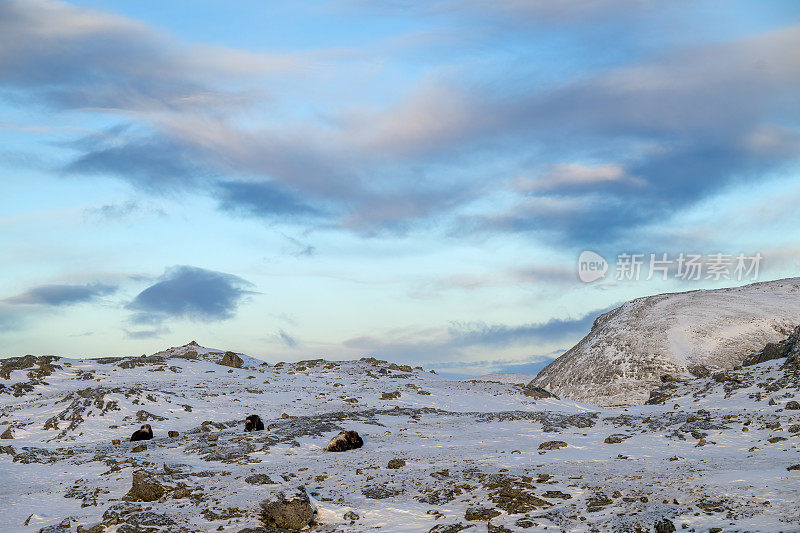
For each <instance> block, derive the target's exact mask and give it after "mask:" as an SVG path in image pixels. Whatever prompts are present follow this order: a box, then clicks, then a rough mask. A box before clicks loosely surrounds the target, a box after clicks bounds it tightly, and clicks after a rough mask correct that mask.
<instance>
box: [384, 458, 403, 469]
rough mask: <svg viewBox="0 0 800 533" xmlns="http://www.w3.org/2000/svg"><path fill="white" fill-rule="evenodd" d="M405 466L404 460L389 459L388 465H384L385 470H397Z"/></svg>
mask: <svg viewBox="0 0 800 533" xmlns="http://www.w3.org/2000/svg"><path fill="white" fill-rule="evenodd" d="M404 466H406V461H405V459H391V460H390V461H389V463H388V464H387V465H386V468H389V469H392V470H397V469H400V468H403V467H404Z"/></svg>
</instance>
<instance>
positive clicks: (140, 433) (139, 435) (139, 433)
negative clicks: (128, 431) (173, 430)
mask: <svg viewBox="0 0 800 533" xmlns="http://www.w3.org/2000/svg"><path fill="white" fill-rule="evenodd" d="M152 438H153V428H151V427H150V424H145V425H143V426H142V427H141V429H137V430H136V431H134V432H133V435H131V442H133V441H136V440H150V439H152Z"/></svg>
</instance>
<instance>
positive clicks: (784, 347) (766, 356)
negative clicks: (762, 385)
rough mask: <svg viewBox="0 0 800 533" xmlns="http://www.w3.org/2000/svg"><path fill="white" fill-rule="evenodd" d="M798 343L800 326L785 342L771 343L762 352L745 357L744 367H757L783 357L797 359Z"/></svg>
mask: <svg viewBox="0 0 800 533" xmlns="http://www.w3.org/2000/svg"><path fill="white" fill-rule="evenodd" d="M798 341H800V326H797V327H796V328H795V329H794V331H793V332H792V333H791V335H789V336H788V337H787V338H785V339H784V340H782V341H778V342H769V343H767V344H766V345H765V346H764V348H763V349H761V350H760V351H758V352H755V353H752V354H750V355H748V356H747V357H745V359H744V361H743V362H742V366H750V365H756V364H758V363H764V362H766V361H772V360H773V359H781V358H783V357H788V358H789V359H796V358H797V356H798V354H800V342H798Z"/></svg>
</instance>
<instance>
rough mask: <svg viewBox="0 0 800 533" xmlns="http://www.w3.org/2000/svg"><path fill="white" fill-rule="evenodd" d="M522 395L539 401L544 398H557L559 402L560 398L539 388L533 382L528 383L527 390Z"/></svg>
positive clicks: (524, 389)
mask: <svg viewBox="0 0 800 533" xmlns="http://www.w3.org/2000/svg"><path fill="white" fill-rule="evenodd" d="M522 394H524V395H525V396H528V397H530V398H536V399H537V400H539V399H543V398H555V399H556V400H558V396H556V395H555V394H553V393H552V392H550V391H549V390H547V389H545V388H543V387H537V386H536V385H534V384H533V382H531V383H528V384H527V385H526V386H525V388H523V389H522Z"/></svg>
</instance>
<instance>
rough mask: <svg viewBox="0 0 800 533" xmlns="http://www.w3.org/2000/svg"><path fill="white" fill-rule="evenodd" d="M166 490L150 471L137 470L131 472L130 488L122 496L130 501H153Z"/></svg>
mask: <svg viewBox="0 0 800 533" xmlns="http://www.w3.org/2000/svg"><path fill="white" fill-rule="evenodd" d="M166 492H167V488H166V487H164V485H162V484H161V483H159V482H158V481H157V480H156V479H155V478H154V477H153V475H152V474H151V473H149V472H146V471H144V470H137V471H136V472H134V473H133V485H132V486H131V490H129V491H128V493H127V494H126V495H125V496H123V497H122V499H123V500H126V501H131V502H154V501H156V500H158V499H159V498H161V497H162V496H163V495H164V494H165V493H166Z"/></svg>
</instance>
